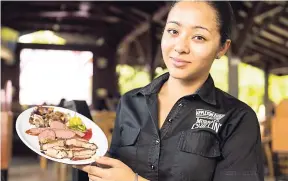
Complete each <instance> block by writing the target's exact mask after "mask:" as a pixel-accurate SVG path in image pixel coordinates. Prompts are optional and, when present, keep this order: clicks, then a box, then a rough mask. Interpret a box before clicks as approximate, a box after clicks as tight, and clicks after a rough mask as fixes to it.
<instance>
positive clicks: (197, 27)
mask: <svg viewBox="0 0 288 181" xmlns="http://www.w3.org/2000/svg"><path fill="white" fill-rule="evenodd" d="M169 23H172V24H176V25H178V26H182V24H181V23H179V22H178V21H168V22H167V24H169ZM192 29H203V30H206V31H208V32H209V33H211V32H210V30H209V29H208V28H205V27H204V26H200V25H196V26H192Z"/></svg>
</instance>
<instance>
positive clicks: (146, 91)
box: [135, 72, 216, 105]
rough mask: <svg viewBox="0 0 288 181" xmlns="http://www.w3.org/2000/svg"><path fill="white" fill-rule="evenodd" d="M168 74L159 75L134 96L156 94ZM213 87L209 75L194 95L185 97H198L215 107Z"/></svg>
mask: <svg viewBox="0 0 288 181" xmlns="http://www.w3.org/2000/svg"><path fill="white" fill-rule="evenodd" d="M168 78H169V73H168V72H167V73H164V74H163V75H160V76H159V77H157V78H155V79H154V80H153V81H152V82H151V83H150V84H148V85H147V86H145V87H143V88H141V89H139V90H138V91H137V92H136V93H135V94H142V95H151V94H155V93H158V92H159V91H160V89H161V87H162V85H163V84H164V83H165V82H166V81H167V80H168ZM215 89H216V88H215V85H214V81H213V78H212V77H211V75H210V74H209V76H208V78H207V80H206V81H205V82H204V84H203V85H202V86H201V87H200V88H199V89H198V90H197V91H196V92H195V93H194V94H191V95H188V96H187V97H190V96H192V95H195V94H196V95H199V96H200V98H201V99H202V100H204V101H205V102H207V103H209V104H212V105H216V91H215Z"/></svg>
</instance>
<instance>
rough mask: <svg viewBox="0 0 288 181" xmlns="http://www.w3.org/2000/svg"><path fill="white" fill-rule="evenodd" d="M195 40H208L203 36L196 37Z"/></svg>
mask: <svg viewBox="0 0 288 181" xmlns="http://www.w3.org/2000/svg"><path fill="white" fill-rule="evenodd" d="M193 39H195V40H198V41H204V40H206V39H205V38H204V37H202V36H194V37H193Z"/></svg>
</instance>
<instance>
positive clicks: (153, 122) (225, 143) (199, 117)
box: [109, 73, 264, 181]
mask: <svg viewBox="0 0 288 181" xmlns="http://www.w3.org/2000/svg"><path fill="white" fill-rule="evenodd" d="M168 78H169V73H166V74H164V75H162V76H160V77H158V78H156V79H154V80H153V81H152V82H151V83H150V84H149V85H147V86H146V87H143V88H138V89H135V90H132V91H130V92H128V93H126V94H125V95H123V96H122V98H121V100H120V103H119V105H118V108H117V117H116V121H115V128H114V131H113V138H112V143H111V148H110V150H109V154H110V155H111V156H112V157H114V158H117V159H120V160H121V161H123V162H124V163H125V164H127V165H128V166H129V167H130V168H132V169H133V171H134V172H137V173H138V174H139V175H140V176H142V177H144V178H146V179H148V180H151V181H158V180H161V181H264V178H263V164H262V150H261V137H260V129H259V123H258V120H257V117H256V114H255V112H254V111H253V110H252V109H251V108H250V107H249V106H248V105H246V104H245V103H243V102H241V101H239V100H238V99H236V98H234V97H232V96H230V95H229V94H227V93H225V92H223V91H221V90H220V89H218V88H216V87H215V86H214V82H213V79H212V77H211V76H210V75H209V78H208V79H207V80H206V82H205V83H204V84H203V85H202V87H201V88H200V89H199V90H198V91H196V92H195V93H193V94H191V95H189V96H184V97H182V98H181V99H179V100H178V101H177V102H176V104H175V105H174V106H173V108H172V110H171V111H170V113H169V114H168V116H167V119H166V120H165V122H164V124H163V126H162V127H161V129H160V130H159V128H158V92H159V91H160V88H161V87H162V85H163V84H164V82H165V81H167V80H168ZM175 89H177V88H175Z"/></svg>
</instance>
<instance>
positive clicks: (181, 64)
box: [171, 57, 191, 68]
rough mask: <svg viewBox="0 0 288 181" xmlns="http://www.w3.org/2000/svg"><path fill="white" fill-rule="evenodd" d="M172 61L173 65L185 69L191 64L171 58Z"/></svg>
mask: <svg viewBox="0 0 288 181" xmlns="http://www.w3.org/2000/svg"><path fill="white" fill-rule="evenodd" d="M171 60H172V64H173V65H174V66H175V67H177V68H180V67H184V66H186V65H188V64H190V63H191V62H188V61H185V60H182V59H178V58H172V57H171Z"/></svg>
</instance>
